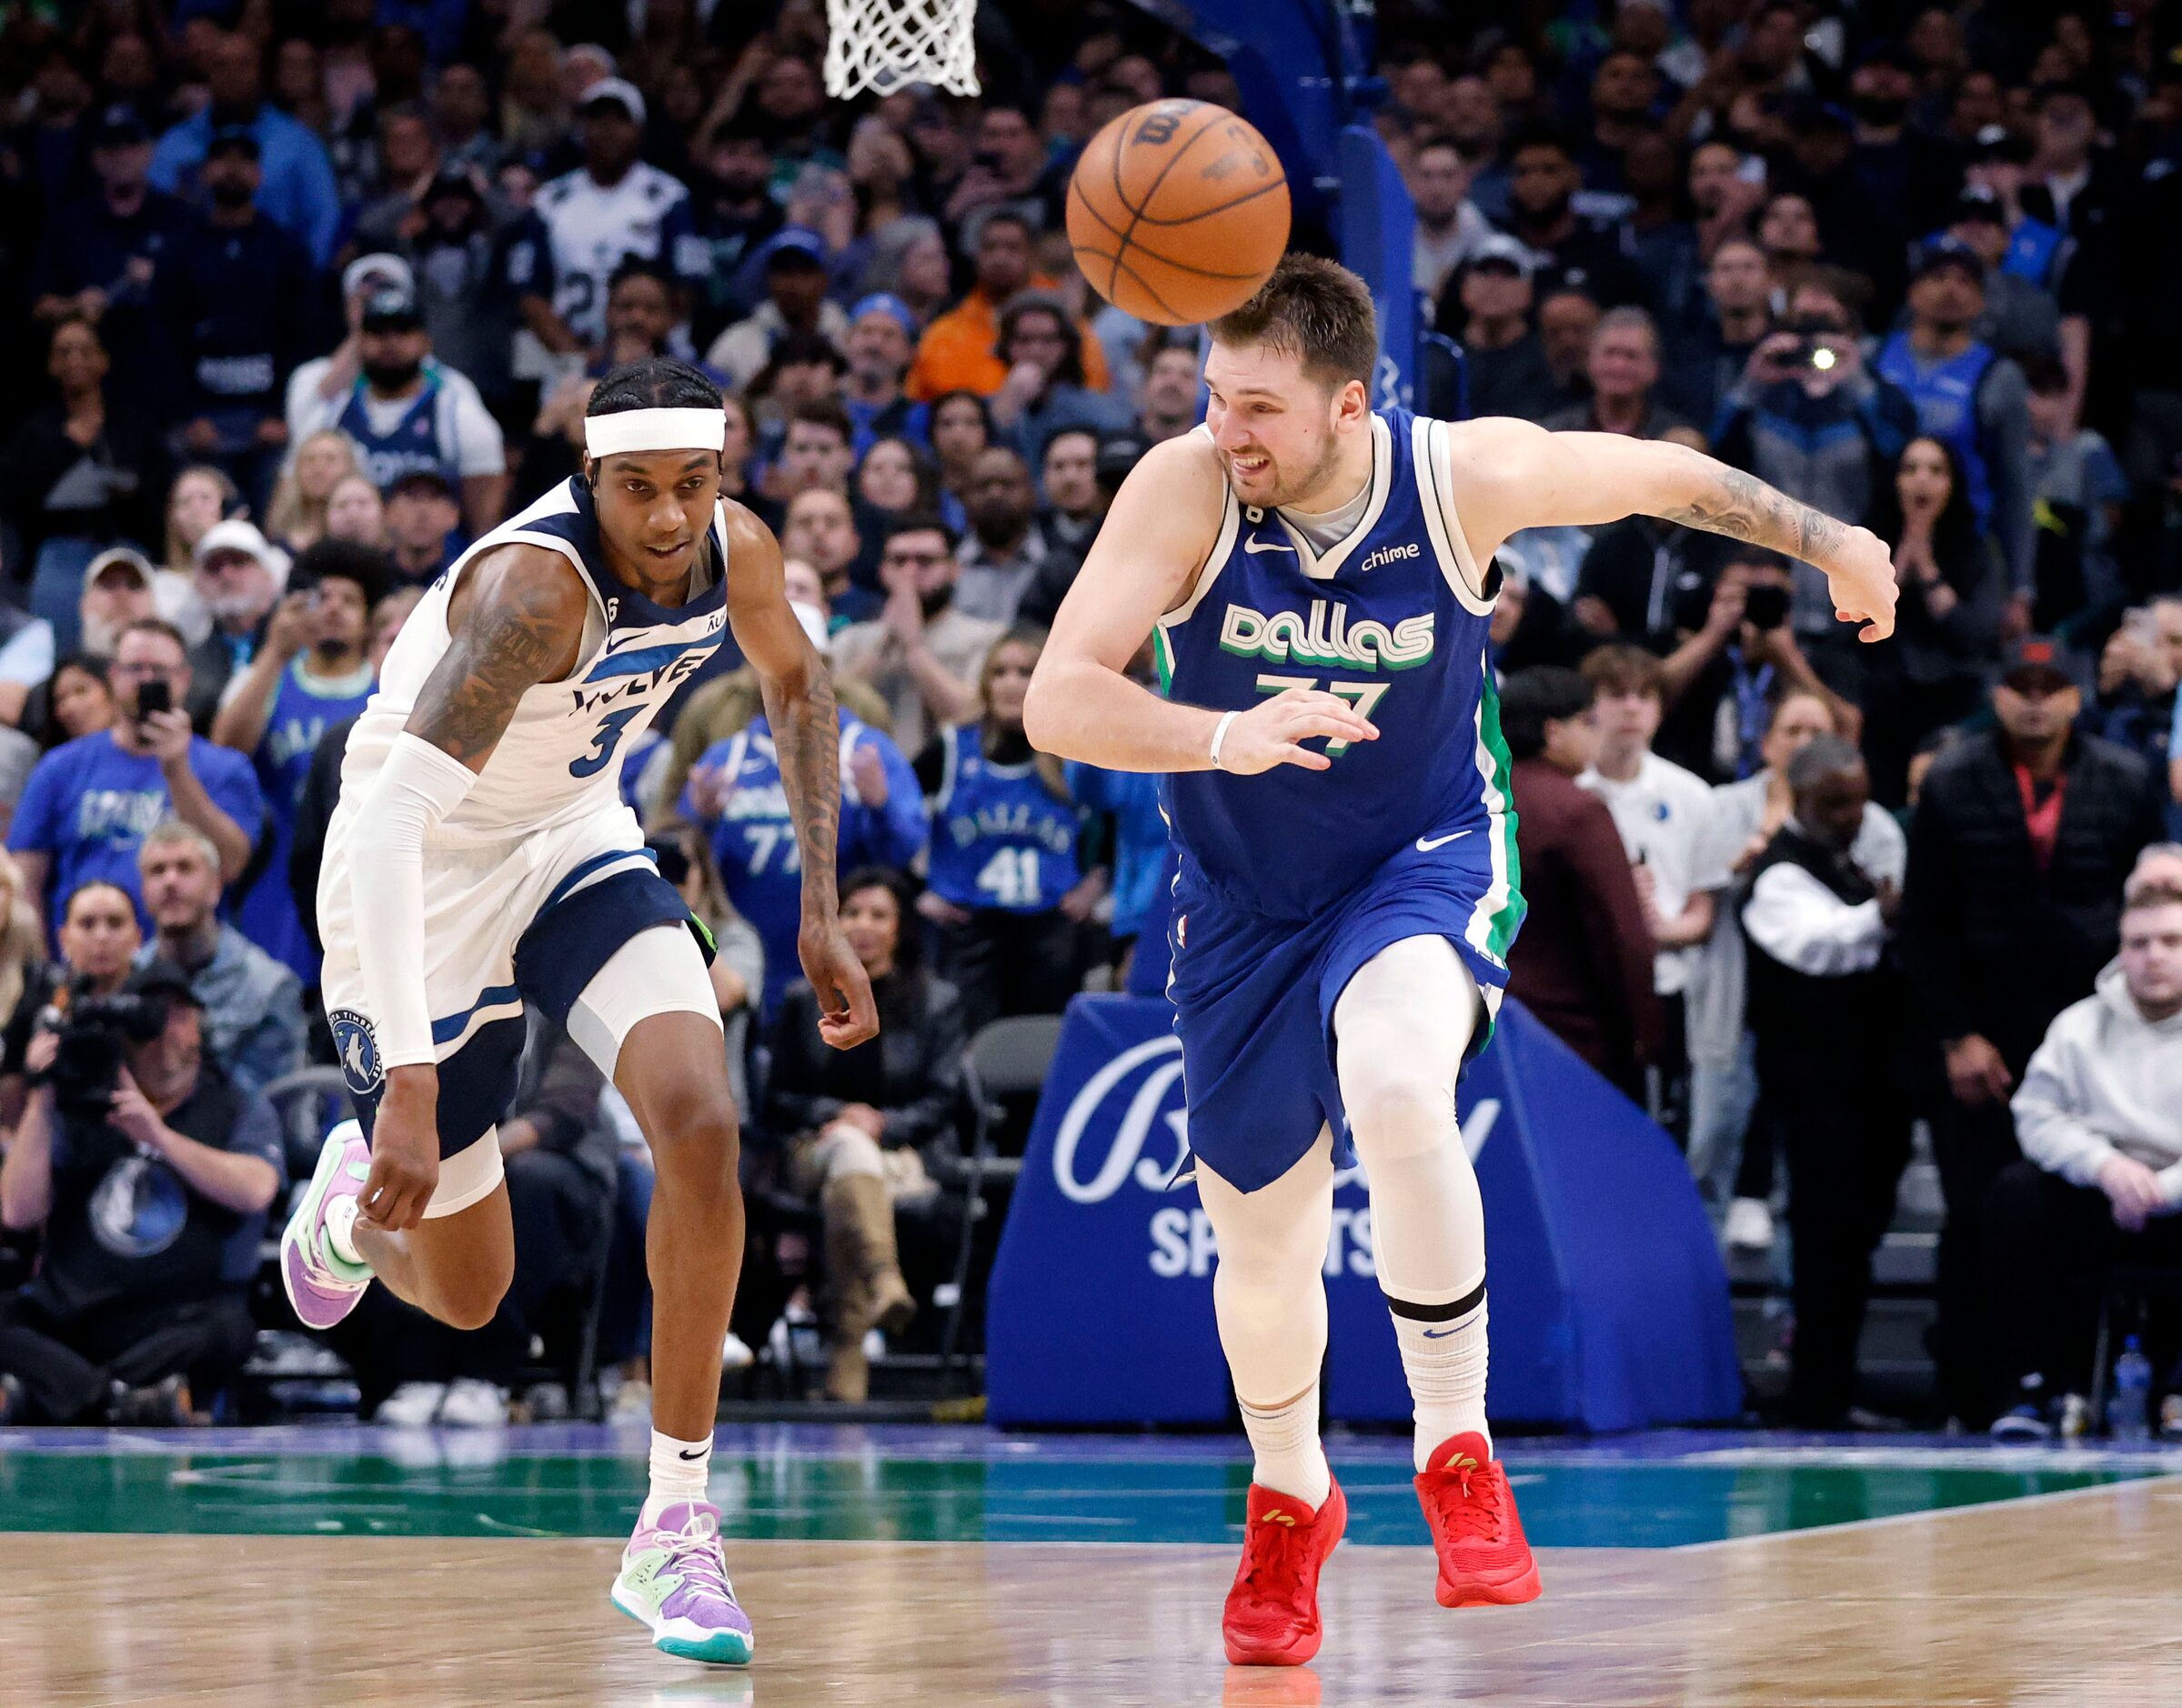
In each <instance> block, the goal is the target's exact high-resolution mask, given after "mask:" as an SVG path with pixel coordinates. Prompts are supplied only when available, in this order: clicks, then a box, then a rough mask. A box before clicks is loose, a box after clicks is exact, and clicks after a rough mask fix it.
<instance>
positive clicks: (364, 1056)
mask: <svg viewBox="0 0 2182 1708" xmlns="http://www.w3.org/2000/svg"><path fill="white" fill-rule="evenodd" d="M326 1023H327V1025H328V1026H329V1027H331V1028H332V1029H333V1035H334V1053H335V1054H336V1055H337V1056H338V1057H339V1058H340V1059H341V1076H342V1078H344V1079H345V1080H347V1081H348V1090H349V1092H350V1094H351V1095H353V1096H356V1097H369V1096H370V1095H371V1094H372V1093H373V1092H374V1091H376V1090H378V1089H379V1088H380V1087H381V1086H382V1085H384V1084H385V1083H386V1080H387V1076H386V1075H385V1074H384V1073H382V1072H381V1071H380V1070H379V1065H378V1034H377V1032H375V1031H373V1030H372V1029H371V1022H370V1021H369V1020H366V1019H365V1018H364V1017H363V1016H362V1015H361V1014H358V1013H357V1011H356V1010H354V1009H336V1010H334V1011H333V1012H332V1013H331V1014H328V1015H327V1017H326Z"/></svg>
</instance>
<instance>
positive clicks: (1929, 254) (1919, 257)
mask: <svg viewBox="0 0 2182 1708" xmlns="http://www.w3.org/2000/svg"><path fill="white" fill-rule="evenodd" d="M1943 266H1958V267H1960V268H1962V270H1963V271H1964V272H1966V273H1967V274H1969V276H1971V277H1972V278H1974V279H1976V281H1977V282H1978V283H1979V284H1981V285H1982V284H1983V283H1984V282H1985V262H1984V261H1983V260H1982V259H1981V258H1980V257H1979V256H1978V254H1977V251H1976V250H1975V249H1973V248H1971V247H1970V246H1969V245H1968V244H1966V243H1965V242H1964V241H1963V240H1962V239H1961V238H1960V237H1952V236H1939V237H1935V238H1933V239H1932V241H1931V242H1929V243H1927V244H1926V245H1925V246H1923V247H1922V248H1920V249H1918V251H1917V252H1916V266H1915V267H1913V268H1912V269H1911V270H1910V272H1911V276H1912V277H1915V278H1923V277H1924V276H1926V274H1927V273H1931V272H1934V271H1936V270H1937V269H1938V268H1940V267H1943Z"/></svg>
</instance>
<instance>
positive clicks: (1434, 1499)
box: [1253, 1433, 1538, 1607]
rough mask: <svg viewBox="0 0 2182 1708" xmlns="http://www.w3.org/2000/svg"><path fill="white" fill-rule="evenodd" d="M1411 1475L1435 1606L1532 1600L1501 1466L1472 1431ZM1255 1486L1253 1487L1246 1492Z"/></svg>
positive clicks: (1531, 1579)
mask: <svg viewBox="0 0 2182 1708" xmlns="http://www.w3.org/2000/svg"><path fill="white" fill-rule="evenodd" d="M1430 1465H1431V1468H1430V1469H1429V1470H1426V1471H1423V1472H1418V1474H1417V1500H1418V1501H1419V1502H1420V1503H1422V1504H1423V1508H1424V1522H1426V1523H1428V1524H1430V1525H1431V1526H1432V1545H1433V1547H1434V1548H1435V1549H1437V1550H1438V1551H1439V1555H1440V1582H1439V1587H1438V1594H1439V1598H1440V1605H1441V1606H1442V1607H1512V1606H1513V1605H1514V1604H1515V1603H1518V1602H1534V1601H1536V1600H1537V1599H1538V1562H1536V1561H1535V1560H1533V1559H1532V1558H1531V1544H1530V1543H1529V1542H1526V1541H1524V1540H1523V1520H1522V1519H1520V1518H1518V1517H1517V1516H1516V1514H1515V1495H1514V1492H1513V1490H1511V1489H1510V1488H1509V1487H1508V1473H1507V1472H1505V1471H1503V1469H1502V1468H1501V1464H1500V1461H1499V1460H1497V1459H1495V1458H1493V1451H1492V1449H1491V1448H1489V1447H1487V1446H1486V1445H1485V1438H1484V1437H1483V1436H1482V1435H1479V1434H1475V1433H1467V1434H1462V1435H1451V1436H1449V1437H1448V1438H1447V1440H1445V1441H1443V1442H1441V1443H1440V1444H1439V1446H1438V1447H1436V1448H1434V1449H1433V1454H1432V1459H1431V1461H1430ZM1253 1492H1254V1491H1253Z"/></svg>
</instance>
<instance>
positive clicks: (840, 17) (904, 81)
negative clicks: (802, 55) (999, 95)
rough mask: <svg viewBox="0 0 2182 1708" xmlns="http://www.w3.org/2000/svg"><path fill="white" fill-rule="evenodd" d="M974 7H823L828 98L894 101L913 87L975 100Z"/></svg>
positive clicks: (907, 2)
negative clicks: (872, 94)
mask: <svg viewBox="0 0 2182 1708" xmlns="http://www.w3.org/2000/svg"><path fill="white" fill-rule="evenodd" d="M976 19H977V0H826V23H827V28H828V40H827V43H826V93H827V94H829V95H832V96H833V97H834V98H835V99H836V100H846V99H848V97H849V96H850V95H859V94H860V93H862V92H863V91H864V90H866V89H873V90H876V91H878V93H880V95H891V94H893V92H894V91H895V90H897V89H900V88H904V87H907V86H908V85H910V84H912V83H930V84H935V85H938V86H939V87H940V88H942V89H947V90H950V91H951V92H952V93H954V94H956V95H975V94H977V92H978V67H977V45H976V42H975V39H974V35H973V25H974V24H975V22H976Z"/></svg>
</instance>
